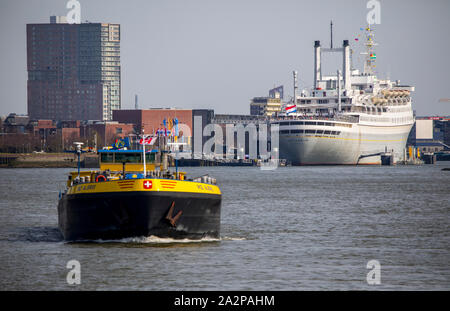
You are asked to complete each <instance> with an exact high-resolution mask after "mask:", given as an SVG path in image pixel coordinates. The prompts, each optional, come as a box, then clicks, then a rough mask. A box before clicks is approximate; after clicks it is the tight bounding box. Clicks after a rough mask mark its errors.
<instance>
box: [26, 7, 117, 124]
mask: <svg viewBox="0 0 450 311" xmlns="http://www.w3.org/2000/svg"><path fill="white" fill-rule="evenodd" d="M27 70H28V81H27V90H28V99H27V102H28V107H27V108H28V115H29V117H30V118H31V119H50V120H104V121H108V120H112V111H113V110H118V109H120V108H121V79H120V78H121V67H120V25H119V24H109V23H82V24H68V23H66V20H65V18H64V17H59V16H51V17H50V23H49V24H27Z"/></svg>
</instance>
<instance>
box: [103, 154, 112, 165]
mask: <svg viewBox="0 0 450 311" xmlns="http://www.w3.org/2000/svg"><path fill="white" fill-rule="evenodd" d="M113 156H114V154H112V153H102V154H101V161H102V163H113V162H114V157H113Z"/></svg>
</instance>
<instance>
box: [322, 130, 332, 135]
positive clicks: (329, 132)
mask: <svg viewBox="0 0 450 311" xmlns="http://www.w3.org/2000/svg"><path fill="white" fill-rule="evenodd" d="M323 133H324V134H325V135H330V134H331V131H323Z"/></svg>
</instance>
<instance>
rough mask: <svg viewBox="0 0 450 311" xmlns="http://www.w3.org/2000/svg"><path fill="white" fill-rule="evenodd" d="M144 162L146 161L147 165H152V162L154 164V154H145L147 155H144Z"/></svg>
mask: <svg viewBox="0 0 450 311" xmlns="http://www.w3.org/2000/svg"><path fill="white" fill-rule="evenodd" d="M145 161H146V162H147V163H153V162H155V154H154V153H147V154H146V155H145Z"/></svg>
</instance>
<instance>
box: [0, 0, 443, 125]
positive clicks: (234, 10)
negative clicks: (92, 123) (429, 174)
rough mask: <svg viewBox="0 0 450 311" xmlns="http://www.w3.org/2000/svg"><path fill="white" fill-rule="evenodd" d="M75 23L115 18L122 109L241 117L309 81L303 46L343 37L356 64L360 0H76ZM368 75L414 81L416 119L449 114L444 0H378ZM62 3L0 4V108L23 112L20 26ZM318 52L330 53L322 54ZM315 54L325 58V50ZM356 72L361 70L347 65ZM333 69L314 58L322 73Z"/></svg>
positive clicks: (11, 0)
mask: <svg viewBox="0 0 450 311" xmlns="http://www.w3.org/2000/svg"><path fill="white" fill-rule="evenodd" d="M79 2H80V4H81V20H82V22H85V21H90V22H106V23H120V25H121V71H122V80H121V83H122V98H121V100H122V109H132V108H134V95H135V94H137V95H138V97H139V107H140V108H144V109H145V108H156V107H178V108H187V109H190V108H208V109H214V110H215V112H216V113H222V114H249V110H250V109H249V104H250V100H251V98H253V97H255V96H267V95H268V90H269V89H271V88H273V87H274V86H278V85H284V88H285V94H287V96H292V94H293V80H292V71H293V70H297V71H298V73H299V88H300V89H303V88H310V87H311V86H312V83H313V70H314V69H313V65H314V59H313V45H314V41H315V40H320V41H321V43H322V46H323V47H329V44H330V21H331V20H332V21H333V24H334V28H333V34H334V36H333V42H334V46H335V47H337V46H341V45H342V40H345V39H348V40H349V41H350V43H351V47H352V49H354V50H355V53H354V54H353V62H354V64H355V65H358V66H359V63H360V62H361V59H362V57H361V56H359V55H358V53H357V51H360V50H361V43H360V42H361V41H358V42H357V41H355V40H354V39H355V38H357V36H358V34H361V33H362V32H361V31H360V28H361V27H364V26H365V25H366V23H367V22H366V16H367V14H368V13H369V11H370V9H368V8H367V2H368V0H342V1H336V0H307V1H301V0H277V1H275V0H271V1H267V0H126V1H125V0H89V1H87V0H79ZM379 2H380V13H381V20H380V24H379V25H375V26H376V27H375V29H376V32H375V40H376V41H377V42H378V44H379V45H378V46H377V49H376V54H377V60H376V66H377V68H376V71H377V75H378V77H379V78H390V79H391V80H400V81H401V83H402V84H408V85H413V86H415V92H414V93H413V109H414V110H416V114H417V115H418V116H424V115H450V85H449V84H450V83H449V82H450V58H449V57H448V53H449V51H450V40H449V35H448V31H449V30H450V1H448V0H432V1H424V0H379ZM66 3H67V0H0V42H1V44H0V55H1V57H0V68H1V69H0V115H7V114H9V113H11V112H16V113H19V114H26V113H27V71H26V24H28V23H48V22H49V17H50V15H66V14H67V13H68V11H69V10H68V9H66ZM327 55H329V54H327ZM325 57H326V56H325ZM358 66H357V68H360V69H362V68H361V67H358ZM340 68H341V61H340V58H339V59H338V58H337V57H336V56H334V57H330V58H329V59H328V58H325V60H324V69H323V74H326V73H335V72H336V70H337V69H340Z"/></svg>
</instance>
